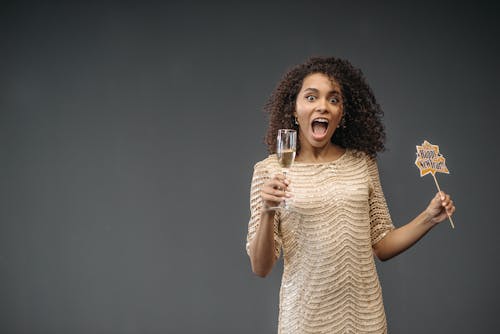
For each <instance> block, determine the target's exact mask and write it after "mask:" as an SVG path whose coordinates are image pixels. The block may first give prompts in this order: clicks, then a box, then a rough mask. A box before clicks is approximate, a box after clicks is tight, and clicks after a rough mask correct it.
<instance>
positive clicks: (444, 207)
mask: <svg viewBox="0 0 500 334" xmlns="http://www.w3.org/2000/svg"><path fill="white" fill-rule="evenodd" d="M425 211H426V213H427V215H428V217H429V218H430V222H431V223H432V224H438V223H440V222H442V221H443V220H445V219H447V218H448V215H450V216H451V215H453V213H454V212H455V205H453V201H452V200H451V197H450V195H448V194H446V193H445V192H444V191H441V192H438V193H437V194H436V196H434V198H433V199H432V200H431V202H430V203H429V206H428V207H427V209H425Z"/></svg>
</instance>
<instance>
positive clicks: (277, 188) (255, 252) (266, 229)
mask: <svg viewBox="0 0 500 334" xmlns="http://www.w3.org/2000/svg"><path fill="white" fill-rule="evenodd" d="M288 185H289V181H288V180H286V179H285V177H284V176H283V175H282V174H277V175H275V176H274V177H273V178H272V179H270V180H268V181H267V182H265V183H264V184H263V186H262V189H261V190H260V197H261V200H262V202H261V203H263V207H260V208H259V210H260V220H259V222H258V224H257V228H256V231H255V235H254V236H253V238H252V240H251V242H250V245H249V256H250V263H251V265H252V271H253V272H254V273H255V274H256V275H258V276H260V277H266V276H267V275H268V274H269V273H270V272H271V270H272V268H273V266H274V264H275V263H276V260H277V255H276V245H275V240H274V238H275V233H277V232H276V231H275V215H276V212H275V211H273V210H267V208H268V207H275V206H278V205H279V204H280V202H281V201H282V200H283V199H284V198H285V197H290V194H289V193H288V192H287V191H286V190H287V187H288Z"/></svg>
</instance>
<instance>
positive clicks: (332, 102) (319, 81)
mask: <svg viewBox="0 0 500 334" xmlns="http://www.w3.org/2000/svg"><path fill="white" fill-rule="evenodd" d="M342 112H343V108H342V93H341V91H340V86H339V84H338V83H337V82H336V81H334V80H332V79H330V77H328V76H327V75H325V74H322V73H313V74H310V75H308V76H307V77H305V78H304V81H303V83H302V88H301V89H300V91H299V94H298V95H297V101H296V103H295V112H294V116H295V117H297V120H298V122H299V141H300V146H301V148H302V149H303V148H306V149H307V147H311V148H321V147H324V146H326V145H329V144H330V140H331V138H332V136H333V133H334V132H335V129H336V128H337V126H338V124H339V123H340V120H341V118H342Z"/></svg>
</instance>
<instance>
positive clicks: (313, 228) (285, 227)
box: [246, 149, 394, 334]
mask: <svg viewBox="0 0 500 334" xmlns="http://www.w3.org/2000/svg"><path fill="white" fill-rule="evenodd" d="M280 172H281V168H280V166H279V164H278V161H277V158H276V155H270V156H269V157H268V158H266V159H265V160H263V161H260V162H258V163H257V164H255V167H254V174H253V178H252V185H251V191H250V209H251V218H250V221H249V225H248V235H247V244H246V249H247V252H249V244H250V242H251V241H252V239H253V238H254V236H255V233H256V232H257V229H258V226H259V222H260V212H261V210H262V208H263V201H262V199H261V197H260V190H261V188H262V186H263V184H264V182H266V180H268V179H269V178H272V177H273V175H274V174H276V173H280ZM287 175H288V178H289V179H290V180H291V185H290V186H291V187H292V193H293V198H292V200H287V201H288V203H289V206H290V207H291V210H289V211H277V213H276V215H275V220H274V241H275V246H276V247H275V256H276V257H277V258H278V257H279V256H280V252H281V250H282V251H283V259H284V271H283V276H282V280H281V290H280V309H279V323H278V333H280V334H291V333H297V334H298V333H300V334H302V333H315V334H319V333H377V334H381V333H387V323H386V317H385V311H384V305H383V300H382V290H381V287H380V283H379V279H378V275H377V271H376V268H375V260H374V254H373V250H372V245H374V244H375V243H377V242H378V241H380V240H381V239H382V238H383V237H384V236H385V235H386V234H387V233H388V232H389V231H391V230H392V229H394V225H393V224H392V221H391V217H390V215H389V210H388V208H387V204H386V201H385V198H384V195H383V192H382V187H381V185H380V180H379V174H378V168H377V164H376V161H375V160H374V159H372V158H370V157H368V156H367V155H365V154H364V153H362V152H359V151H355V150H350V149H348V150H346V152H345V153H344V154H343V155H342V156H341V157H340V158H338V159H337V160H335V161H332V162H324V163H307V162H295V163H294V164H293V165H292V167H291V168H290V170H289V172H288V174H287Z"/></svg>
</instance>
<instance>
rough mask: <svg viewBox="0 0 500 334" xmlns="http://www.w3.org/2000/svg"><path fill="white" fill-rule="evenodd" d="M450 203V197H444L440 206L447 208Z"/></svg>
mask: <svg viewBox="0 0 500 334" xmlns="http://www.w3.org/2000/svg"><path fill="white" fill-rule="evenodd" d="M450 202H451V198H450V195H446V196H445V197H444V200H443V201H442V204H443V206H445V207H446V206H448V205H449V204H450Z"/></svg>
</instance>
